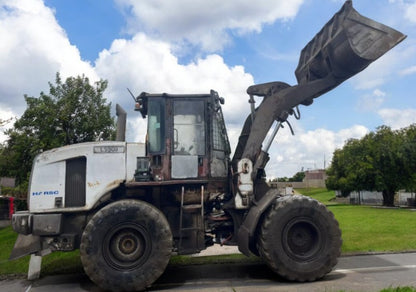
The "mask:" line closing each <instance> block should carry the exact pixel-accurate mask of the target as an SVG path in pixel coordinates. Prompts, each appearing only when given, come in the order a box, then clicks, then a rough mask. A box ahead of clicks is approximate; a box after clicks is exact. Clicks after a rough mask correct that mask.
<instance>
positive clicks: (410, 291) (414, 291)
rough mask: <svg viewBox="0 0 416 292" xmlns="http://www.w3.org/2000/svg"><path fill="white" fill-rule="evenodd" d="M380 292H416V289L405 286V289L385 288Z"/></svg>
mask: <svg viewBox="0 0 416 292" xmlns="http://www.w3.org/2000/svg"><path fill="white" fill-rule="evenodd" d="M380 292H416V288H415V287H409V286H405V287H396V288H391V287H390V288H386V289H383V290H381V291H380Z"/></svg>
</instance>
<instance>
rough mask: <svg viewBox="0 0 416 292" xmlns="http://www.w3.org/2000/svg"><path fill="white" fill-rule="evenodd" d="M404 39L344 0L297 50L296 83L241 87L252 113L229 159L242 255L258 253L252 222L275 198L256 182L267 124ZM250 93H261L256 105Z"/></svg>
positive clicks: (263, 160)
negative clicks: (239, 219)
mask: <svg viewBox="0 0 416 292" xmlns="http://www.w3.org/2000/svg"><path fill="white" fill-rule="evenodd" d="M405 38H406V36H405V35H404V34H402V33H400V32H398V31H396V30H394V29H392V28H390V27H388V26H386V25H384V24H381V23H378V22H376V21H374V20H371V19H369V18H366V17H364V16H362V15H360V14H359V13H358V12H357V11H356V10H355V9H354V8H353V6H352V1H346V2H345V4H344V5H343V6H342V8H341V9H340V10H339V11H338V12H337V13H336V14H335V15H334V16H333V17H332V19H330V20H329V22H328V23H326V24H325V25H324V27H323V28H322V29H321V31H320V32H319V33H318V34H316V36H315V37H314V38H313V39H312V40H311V41H310V42H309V43H308V44H307V45H306V46H305V48H304V49H303V50H302V52H301V54H300V58H299V64H298V67H297V69H296V71H295V74H296V78H297V81H298V84H297V85H294V86H290V85H289V84H286V83H284V82H269V83H264V84H258V85H253V86H250V87H249V88H248V89H247V93H248V94H249V95H250V100H249V102H250V103H251V108H252V112H251V114H250V115H249V116H248V117H247V119H246V121H245V124H244V127H243V129H242V131H241V134H240V137H239V141H238V144H237V147H236V150H235V152H234V156H233V159H232V167H233V170H234V173H235V172H236V170H237V176H238V177H236V178H234V180H233V183H234V189H235V190H236V193H235V194H234V196H235V199H234V201H235V202H234V204H235V207H236V208H237V209H244V208H246V209H249V211H248V212H247V214H246V216H245V219H244V221H243V222H242V224H241V226H240V228H239V232H238V246H239V250H240V251H241V252H242V253H244V254H246V255H249V254H250V252H252V253H255V254H256V253H257V252H258V251H257V248H256V247H255V245H256V244H255V242H254V238H255V233H256V230H257V228H258V227H257V225H258V222H259V221H260V218H261V216H262V215H263V214H264V213H265V212H266V210H268V209H269V206H270V205H272V204H273V202H276V198H278V197H279V196H280V195H279V194H278V192H277V190H271V189H269V188H268V187H267V186H266V184H265V183H264V182H263V183H262V181H263V179H262V175H263V173H264V172H263V170H264V168H265V166H266V164H267V162H268V160H269V155H268V153H267V151H268V149H267V148H268V147H267V146H266V149H262V144H263V142H264V140H265V138H266V136H267V133H268V132H269V130H270V128H271V127H272V125H273V123H274V122H275V121H277V122H278V124H277V127H278V128H279V127H280V126H281V124H282V123H283V122H286V121H287V119H288V117H289V116H290V115H295V117H296V118H300V116H299V112H297V111H295V110H294V109H295V108H296V107H297V106H299V105H306V106H308V105H310V104H312V102H313V99H314V98H317V97H319V96H321V95H322V94H324V93H326V92H328V91H330V90H332V89H333V88H335V87H336V86H338V85H339V84H341V83H342V82H344V81H345V80H347V79H348V78H350V77H352V76H354V75H355V74H357V73H359V72H360V71H362V70H364V69H365V68H366V67H367V66H368V65H370V64H371V63H372V62H374V61H375V60H376V59H378V58H379V57H381V56H382V55H384V54H385V53H386V52H387V51H389V50H390V49H391V48H393V47H394V46H396V45H397V44H398V43H400V42H401V41H402V40H404V39H405ZM253 96H261V97H263V100H262V102H261V103H260V105H259V106H258V107H257V108H256V109H254V105H253V102H254V100H253ZM296 110H298V109H296ZM289 125H290V124H289ZM278 128H277V129H276V130H278ZM276 130H275V133H276ZM268 144H269V143H268ZM249 177H250V178H251V181H248V180H249ZM257 186H260V187H257ZM250 187H251V189H250Z"/></svg>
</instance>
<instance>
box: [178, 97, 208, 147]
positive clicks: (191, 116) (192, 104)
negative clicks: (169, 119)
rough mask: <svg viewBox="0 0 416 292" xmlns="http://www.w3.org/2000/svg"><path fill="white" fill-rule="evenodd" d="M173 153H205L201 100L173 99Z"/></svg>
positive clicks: (203, 115) (203, 118)
mask: <svg viewBox="0 0 416 292" xmlns="http://www.w3.org/2000/svg"><path fill="white" fill-rule="evenodd" d="M173 111H174V117H173V141H174V142H173V153H174V155H205V108H204V101H202V100H175V101H174V107H173Z"/></svg>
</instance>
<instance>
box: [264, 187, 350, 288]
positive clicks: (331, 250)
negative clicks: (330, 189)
mask: <svg viewBox="0 0 416 292" xmlns="http://www.w3.org/2000/svg"><path fill="white" fill-rule="evenodd" d="M257 242H258V249H259V253H260V256H261V257H262V258H263V259H264V260H265V262H266V263H267V265H268V266H269V267H270V268H271V269H272V270H273V271H274V272H275V273H277V274H278V275H279V276H281V277H283V278H285V279H287V280H290V281H299V282H305V281H315V280H317V279H320V278H322V277H323V276H325V275H326V274H327V273H329V272H330V271H331V270H332V268H333V267H334V266H335V265H336V264H337V262H338V257H339V256H340V254H341V245H342V239H341V230H340V229H339V226H338V221H336V219H335V218H334V215H333V214H332V212H330V211H329V210H328V209H327V208H326V207H325V206H324V205H323V204H321V203H319V202H318V201H316V200H313V199H311V198H308V197H304V196H298V195H296V196H287V197H281V198H279V199H278V200H277V201H276V203H275V204H274V205H273V206H271V207H270V209H269V210H268V212H267V213H266V215H265V217H264V219H263V221H262V224H261V229H260V231H259V237H258V241H257Z"/></svg>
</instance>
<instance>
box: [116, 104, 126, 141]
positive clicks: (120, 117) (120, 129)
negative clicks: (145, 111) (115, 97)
mask: <svg viewBox="0 0 416 292" xmlns="http://www.w3.org/2000/svg"><path fill="white" fill-rule="evenodd" d="M116 115H117V134H116V141H126V121H127V113H126V111H125V110H124V109H123V108H122V107H121V105H119V104H116Z"/></svg>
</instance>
